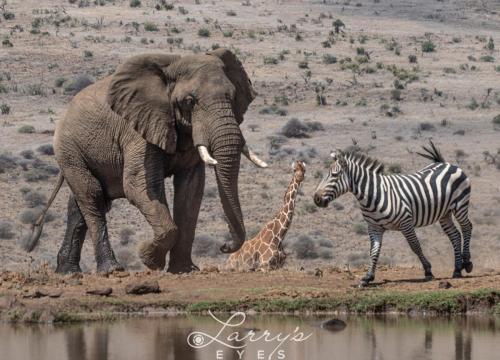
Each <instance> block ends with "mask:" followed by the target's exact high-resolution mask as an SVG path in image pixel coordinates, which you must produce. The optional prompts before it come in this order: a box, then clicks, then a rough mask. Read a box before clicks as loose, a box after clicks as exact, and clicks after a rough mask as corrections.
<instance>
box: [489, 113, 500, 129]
mask: <svg viewBox="0 0 500 360" xmlns="http://www.w3.org/2000/svg"><path fill="white" fill-rule="evenodd" d="M491 122H492V123H493V125H495V126H500V114H498V115H497V116H495V117H494V118H493V120H491Z"/></svg>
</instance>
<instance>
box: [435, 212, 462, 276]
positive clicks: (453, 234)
mask: <svg viewBox="0 0 500 360" xmlns="http://www.w3.org/2000/svg"><path fill="white" fill-rule="evenodd" d="M439 223H440V224H441V227H442V228H443V231H444V232H445V233H446V235H448V238H449V239H450V241H451V244H452V245H453V253H454V254H455V270H454V271H453V277H454V278H460V277H462V246H461V245H462V235H460V232H459V231H458V229H457V228H456V226H455V224H454V223H453V219H452V218H451V213H448V214H447V215H445V216H444V217H443V218H441V219H440V220H439Z"/></svg>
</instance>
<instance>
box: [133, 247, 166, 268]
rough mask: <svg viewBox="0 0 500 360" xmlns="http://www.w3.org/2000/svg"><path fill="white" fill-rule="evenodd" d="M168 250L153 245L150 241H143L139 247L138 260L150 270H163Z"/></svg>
mask: <svg viewBox="0 0 500 360" xmlns="http://www.w3.org/2000/svg"><path fill="white" fill-rule="evenodd" d="M167 252H168V250H166V249H165V248H163V247H161V246H158V245H155V244H154V243H153V242H152V241H144V242H143V243H142V244H141V245H140V247H139V258H140V259H141V261H142V263H143V264H144V265H145V266H147V267H148V268H149V269H151V270H163V269H164V268H165V265H166V260H165V258H166V256H167Z"/></svg>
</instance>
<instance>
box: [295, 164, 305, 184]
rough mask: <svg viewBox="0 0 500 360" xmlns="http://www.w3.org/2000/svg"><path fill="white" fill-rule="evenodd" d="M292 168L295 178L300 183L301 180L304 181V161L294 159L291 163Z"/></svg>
mask: <svg viewBox="0 0 500 360" xmlns="http://www.w3.org/2000/svg"><path fill="white" fill-rule="evenodd" d="M292 169H293V172H294V178H295V180H296V181H297V182H298V183H299V184H300V183H301V182H302V181H304V176H305V174H306V163H305V162H303V161H299V160H297V161H294V162H293V163H292Z"/></svg>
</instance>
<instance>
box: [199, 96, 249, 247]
mask: <svg viewBox="0 0 500 360" xmlns="http://www.w3.org/2000/svg"><path fill="white" fill-rule="evenodd" d="M214 108H215V109H211V110H212V111H210V112H209V116H208V117H206V118H205V119H204V120H202V121H195V120H201V119H193V139H194V141H195V145H196V146H198V149H200V147H203V146H206V145H205V143H206V144H207V145H208V146H207V148H208V149H209V151H210V154H211V156H213V158H214V159H212V160H215V164H213V165H215V176H216V179H217V186H218V189H219V195H220V199H221V202H222V208H223V210H224V213H225V215H226V219H227V223H228V226H229V231H230V233H231V240H229V241H227V242H226V243H225V244H224V245H223V246H222V247H221V251H222V252H224V253H232V252H235V251H237V250H238V249H239V248H240V247H241V245H243V242H244V241H245V238H246V233H245V225H244V223H243V215H242V212H241V206H240V200H239V195H238V175H239V170H240V160H241V151H242V148H243V146H244V139H243V135H242V133H241V130H240V128H239V126H238V122H237V121H236V119H235V117H234V114H233V111H232V107H231V104H230V103H228V104H225V105H224V104H222V105H221V104H220V103H219V104H217V105H215V106H214ZM197 123H198V124H200V123H201V124H203V127H202V129H200V130H205V131H203V132H202V134H201V136H200V134H197V132H196V130H197ZM197 139H198V140H199V141H197ZM205 139H206V140H205ZM200 154H201V156H202V157H203V152H201V151H200ZM210 154H206V155H208V156H210ZM204 160H205V159H204Z"/></svg>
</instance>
